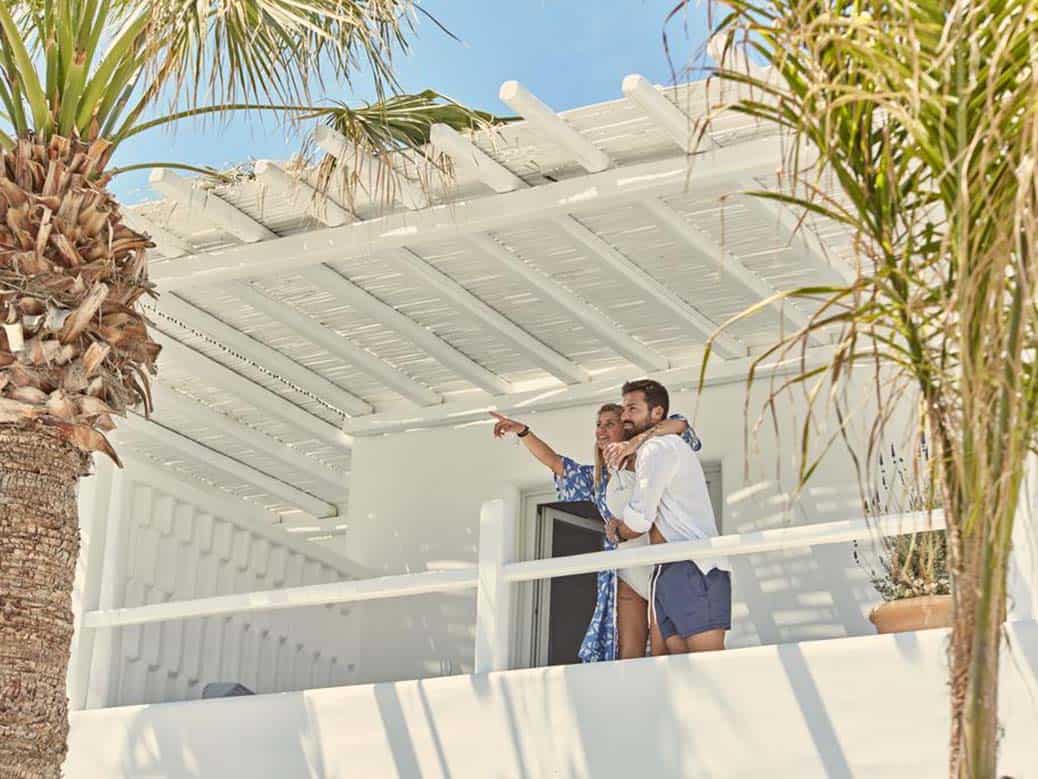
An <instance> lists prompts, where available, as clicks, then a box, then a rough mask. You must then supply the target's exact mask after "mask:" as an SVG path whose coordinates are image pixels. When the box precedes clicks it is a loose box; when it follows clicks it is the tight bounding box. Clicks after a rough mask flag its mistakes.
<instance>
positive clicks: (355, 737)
mask: <svg viewBox="0 0 1038 779" xmlns="http://www.w3.org/2000/svg"><path fill="white" fill-rule="evenodd" d="M1009 639H1010V640H1009V642H1008V643H1009V644H1010V645H1011V646H1012V647H1013V651H1012V653H1011V654H1010V652H1009V651H1008V650H1007V651H1006V654H1005V655H1004V656H1003V657H1004V659H1003V663H1002V668H1003V676H1002V683H1001V699H1000V702H1001V712H1000V715H1001V716H1000V721H1001V725H1002V726H1003V728H1004V730H1003V733H1002V738H1001V746H1000V766H999V769H1000V770H999V773H998V775H999V776H1012V777H1015V779H1030V777H1033V776H1034V775H1035V767H1036V766H1038V741H1036V740H1035V738H1034V734H1035V733H1036V732H1038V712H1036V706H1035V702H1034V701H1035V695H1038V623H1034V622H1027V623H1015V624H1014V625H1011V626H1010V630H1009ZM945 642H946V633H945V632H944V631H926V632H922V633H906V634H901V635H899V636H896V637H895V636H864V637H861V638H851V639H837V640H832V641H816V642H808V643H804V644H799V645H796V644H792V645H791V644H787V645H783V646H777V647H756V648H750V649H743V650H738V651H732V652H721V653H716V654H712V655H696V656H684V657H663V658H649V659H645V660H630V661H625V662H622V663H611V664H598V665H591V666H564V667H556V668H549V669H539V670H528V671H512V672H506V673H499V674H490V675H489V676H486V675H484V676H456V677H453V678H449V679H432V680H427V681H416V682H402V683H397V684H378V685H357V686H353V687H340V688H333V689H326V690H312V691H306V692H296V693H282V694H278V695H261V696H255V697H251V698H236V699H226V700H217V701H201V702H186V703H170V704H163V705H158V706H150V707H148V706H143V707H141V706H131V707H124V708H118V709H108V710H104V711H86V712H76V713H74V714H73V715H72V717H71V733H70V738H69V758H68V762H67V764H66V774H65V775H66V776H69V777H75V779H120V778H121V777H126V778H127V779H129V778H130V777H133V778H134V779H140V778H141V777H171V778H172V777H176V778H177V779H179V778H181V777H224V776H228V777H230V776H235V777H237V776H242V777H250V778H251V779H264V778H265V777H270V779H300V778H301V777H321V778H322V779H348V778H352V777H365V779H368V778H369V777H370V778H371V779H381V778H382V777H402V778H403V779H412V778H415V777H427V778H429V779H433V778H435V777H447V776H450V777H453V778H454V779H467V778H468V777H472V778H473V779H487V778H488V777H507V778H508V779H511V778H512V777H523V778H524V779H527V778H529V779H537V778H539V777H553V779H567V778H570V777H593V778H594V779H599V778H600V777H643V776H651V777H660V778H661V779H666V778H667V777H683V778H685V779H689V778H690V779H696V778H698V777H726V778H731V779H737V778H741V777H746V778H747V779H759V777H764V776H774V777H797V779H815V778H817V779H823V778H824V779H846V778H847V777H851V776H862V777H880V778H885V777H890V779H901V778H902V777H917V778H918V779H928V778H929V777H933V778H934V779H938V778H939V777H944V776H947V769H946V767H945V765H946V762H945V761H946V758H945V755H946V748H947V746H946V745H947V730H948V712H947V686H946V668H945V663H944V653H945Z"/></svg>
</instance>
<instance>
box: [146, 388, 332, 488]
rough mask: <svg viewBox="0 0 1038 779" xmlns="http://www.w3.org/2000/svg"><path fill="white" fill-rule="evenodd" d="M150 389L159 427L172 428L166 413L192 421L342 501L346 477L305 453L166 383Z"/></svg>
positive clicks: (154, 414)
mask: <svg viewBox="0 0 1038 779" xmlns="http://www.w3.org/2000/svg"><path fill="white" fill-rule="evenodd" d="M152 389H153V393H154V400H155V412H154V413H153V414H152V417H153V418H154V419H155V420H156V421H157V422H158V423H159V424H160V425H163V426H164V427H168V428H170V429H172V426H171V425H167V424H165V422H164V419H165V415H166V414H167V413H169V414H175V415H177V416H181V417H185V418H188V419H191V420H192V421H196V422H198V423H199V424H201V425H205V427H206V428H209V429H211V430H213V431H215V432H218V433H220V434H221V435H223V436H226V437H228V438H232V439H234V440H236V441H238V442H239V443H242V444H245V445H246V446H248V447H251V448H252V449H254V450H255V451H256V452H257V453H258V454H263V455H268V456H270V457H273V458H274V459H275V460H277V461H278V462H280V463H281V464H282V465H286V466H288V467H289V468H292V469H294V470H296V471H304V472H306V474H307V475H308V476H310V478H312V479H313V480H314V482H316V484H317V486H318V487H319V489H320V495H322V496H325V497H327V498H330V499H332V500H334V499H337V498H342V497H343V496H344V495H345V494H346V493H347V491H348V486H347V476H346V474H344V473H337V472H335V471H333V470H331V469H330V468H328V467H327V466H325V465H323V464H321V463H320V462H318V461H317V460H314V459H312V458H310V457H309V456H308V455H306V454H305V453H303V452H300V451H298V450H297V449H293V448H292V447H291V446H288V445H286V444H283V443H281V442H280V441H278V440H276V439H274V438H271V437H270V436H268V435H266V434H264V433H261V432H260V431H259V430H255V429H253V428H251V427H249V426H248V425H245V424H243V423H241V422H238V421H236V420H234V419H232V418H231V417H229V416H227V415H226V414H222V413H220V412H219V411H217V410H215V409H212V408H209V407H208V406H206V405H204V404H202V403H199V402H197V401H194V400H191V399H190V398H188V397H187V396H185V395H182V394H180V393H179V392H177V391H176V390H175V389H174V388H173V387H170V386H169V385H167V384H165V383H161V382H160V383H159V384H158V385H153V387H152ZM274 475H276V474H274Z"/></svg>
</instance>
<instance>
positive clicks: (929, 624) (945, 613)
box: [869, 595, 952, 633]
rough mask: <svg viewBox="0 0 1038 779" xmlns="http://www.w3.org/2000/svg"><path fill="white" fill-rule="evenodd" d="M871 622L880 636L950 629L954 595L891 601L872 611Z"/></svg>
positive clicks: (925, 596) (926, 596)
mask: <svg viewBox="0 0 1038 779" xmlns="http://www.w3.org/2000/svg"><path fill="white" fill-rule="evenodd" d="M869 621H870V622H872V624H873V625H875V626H876V632H877V633H903V632H905V631H908V630H928V629H929V628H946V627H949V626H950V625H951V621H952V599H951V595H923V596H921V597H918V598H903V599H901V600H892V601H887V602H886V603H881V604H880V605H878V606H876V608H874V609H873V610H872V612H871V613H870V614H869Z"/></svg>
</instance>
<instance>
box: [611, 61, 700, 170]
mask: <svg viewBox="0 0 1038 779" xmlns="http://www.w3.org/2000/svg"><path fill="white" fill-rule="evenodd" d="M622 90H623V93H624V97H626V98H627V99H628V100H630V101H631V102H632V103H634V104H635V105H637V106H638V107H639V108H641V109H642V111H644V112H645V113H646V115H647V116H648V117H649V118H650V119H651V120H652V121H653V122H654V123H655V124H657V125H658V126H659V127H660V128H661V129H663V130H664V132H666V133H667V135H669V136H670V137H671V140H673V141H674V143H675V144H677V146H678V148H679V149H681V150H682V151H684V152H686V153H687V152H689V151H692V150H693V148H694V147H695V138H694V136H693V124H694V123H693V121H692V119H690V118H689V116H688V115H687V114H686V113H685V112H684V111H682V110H681V109H680V108H678V107H677V106H676V105H674V104H673V103H672V102H670V101H669V100H667V98H666V96H665V95H664V94H663V93H662V92H660V90H658V89H656V87H654V86H653V85H652V84H651V83H649V80H648V79H646V78H645V76H641V75H639V74H637V73H632V74H631V75H629V76H627V77H626V78H625V79H624V80H623V85H622Z"/></svg>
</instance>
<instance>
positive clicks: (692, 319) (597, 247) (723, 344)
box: [555, 217, 746, 359]
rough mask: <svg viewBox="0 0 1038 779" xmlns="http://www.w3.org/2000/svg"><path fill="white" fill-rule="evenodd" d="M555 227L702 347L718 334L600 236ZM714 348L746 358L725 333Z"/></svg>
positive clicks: (575, 225)
mask: <svg viewBox="0 0 1038 779" xmlns="http://www.w3.org/2000/svg"><path fill="white" fill-rule="evenodd" d="M555 223H556V224H557V225H558V226H559V227H560V228H561V229H562V231H563V232H565V233H566V234H567V235H568V236H569V237H570V238H572V239H574V240H575V241H576V242H577V243H579V244H580V245H581V246H583V247H584V248H585V249H587V250H589V251H590V252H591V253H592V254H593V255H594V257H595V259H596V260H598V261H599V262H601V263H603V264H604V265H606V266H607V267H609V268H610V269H612V270H613V271H614V272H615V273H617V274H618V275H619V276H621V277H622V278H623V279H624V280H625V281H626V282H627V283H629V284H632V285H633V286H635V287H637V288H638V289H640V290H641V291H642V292H644V293H645V294H646V295H648V296H649V299H650V300H651V302H652V305H658V306H660V307H661V308H664V309H666V310H667V311H669V312H670V313H671V314H672V315H673V316H675V317H677V319H679V320H680V321H681V322H682V323H683V324H686V325H689V326H691V327H692V329H693V330H695V331H696V332H698V333H699V334H700V335H701V336H703V340H704V343H705V341H706V339H708V338H709V337H710V336H711V335H713V334H714V332H715V331H716V330H717V327H718V324H717V322H714V321H713V320H711V319H710V318H709V317H707V316H705V315H703V314H702V313H701V312H700V311H698V310H697V309H695V308H694V307H692V306H691V305H690V304H688V303H687V302H685V301H684V300H682V299H681V298H680V297H678V295H676V294H675V293H674V292H672V291H671V290H670V289H668V288H667V287H665V286H664V285H663V284H662V283H660V282H659V281H657V280H656V279H655V278H653V277H652V276H650V275H649V274H648V273H647V272H646V271H645V270H644V269H643V268H639V267H638V266H637V265H635V264H634V263H633V262H632V261H631V260H630V259H628V258H627V257H625V256H624V255H623V254H621V253H620V252H619V251H618V250H617V249H616V248H615V247H614V246H611V245H610V244H609V243H608V242H607V241H606V240H605V239H604V238H602V236H600V235H598V234H597V233H595V232H594V231H593V230H591V229H589V228H588V227H586V226H585V225H583V224H581V223H580V222H579V221H577V220H576V219H573V218H571V217H562V218H560V219H557V220H555ZM714 347H715V348H716V349H717V352H718V354H720V355H721V356H722V357H724V358H726V359H727V358H730V357H741V356H743V355H745V354H746V347H745V346H743V345H741V344H740V343H739V341H738V340H736V339H735V338H733V337H732V336H730V335H727V334H725V333H720V334H718V336H717V338H715V339H714Z"/></svg>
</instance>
